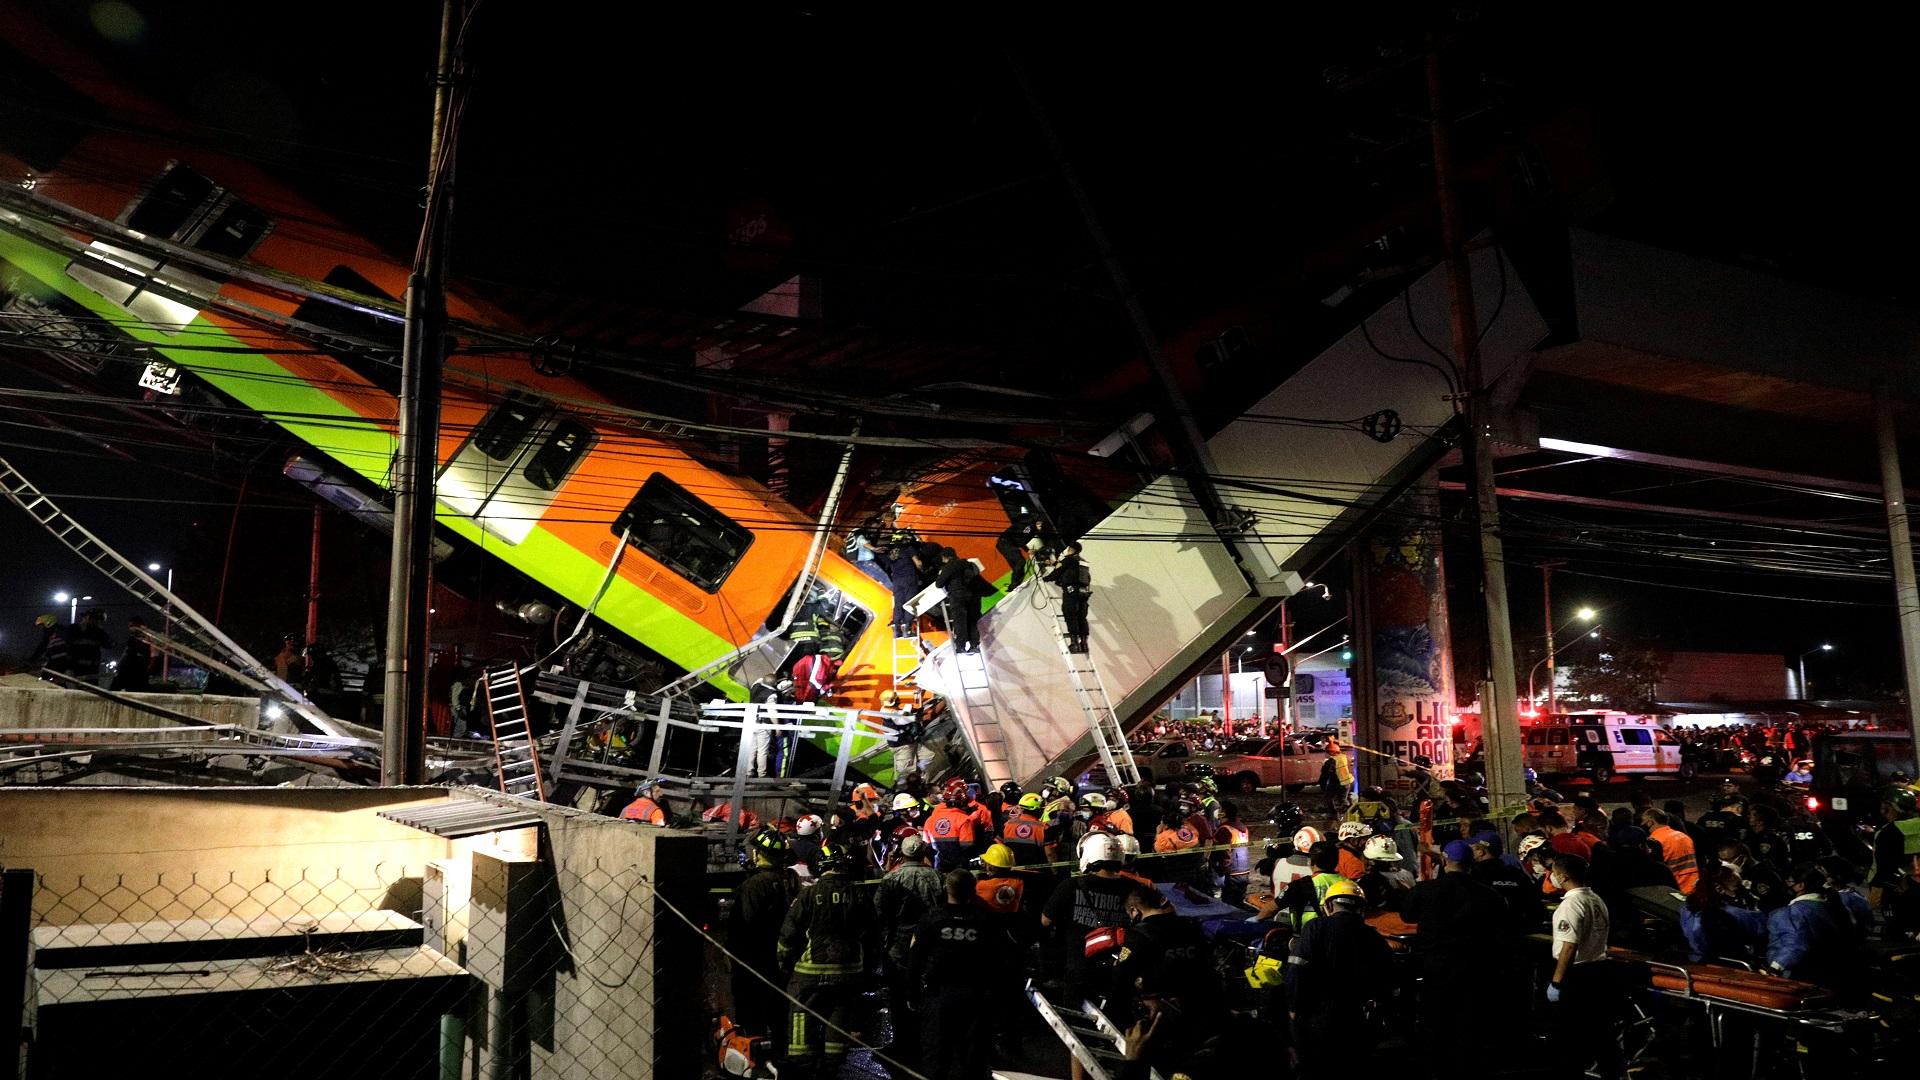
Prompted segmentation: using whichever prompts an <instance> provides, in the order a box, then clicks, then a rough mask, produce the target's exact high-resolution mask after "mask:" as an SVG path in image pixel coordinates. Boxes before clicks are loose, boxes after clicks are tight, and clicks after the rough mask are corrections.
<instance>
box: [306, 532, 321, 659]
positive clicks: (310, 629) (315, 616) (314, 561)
mask: <svg viewBox="0 0 1920 1080" xmlns="http://www.w3.org/2000/svg"><path fill="white" fill-rule="evenodd" d="M319 640H320V508H319V507H318V506H316V507H314V508H313V554H312V556H311V557H310V558H309V559H308V560H307V648H308V650H312V648H313V646H314V645H315V644H316V643H317V642H318V641H319ZM307 662H308V663H312V662H313V658H312V654H311V651H309V654H308V658H307Z"/></svg>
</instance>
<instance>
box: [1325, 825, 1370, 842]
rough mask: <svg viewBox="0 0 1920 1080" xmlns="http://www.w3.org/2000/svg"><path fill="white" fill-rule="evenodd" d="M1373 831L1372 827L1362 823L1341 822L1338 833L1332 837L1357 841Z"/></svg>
mask: <svg viewBox="0 0 1920 1080" xmlns="http://www.w3.org/2000/svg"><path fill="white" fill-rule="evenodd" d="M1372 831H1373V826H1371V825H1369V824H1367V823H1366V822H1364V821H1343V822H1341V823H1340V830H1339V832H1337V833H1335V834H1334V835H1336V836H1338V837H1339V838H1340V839H1342V840H1358V839H1359V838H1361V837H1363V836H1365V835H1367V834H1368V833H1370V832H1372Z"/></svg>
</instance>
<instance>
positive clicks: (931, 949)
mask: <svg viewBox="0 0 1920 1080" xmlns="http://www.w3.org/2000/svg"><path fill="white" fill-rule="evenodd" d="M1407 768H1408V771H1409V772H1410V773H1416V774H1417V773H1420V772H1423V771H1424V770H1421V769H1420V768H1419V766H1418V765H1416V764H1412V763H1409V764H1408V766H1407ZM1459 786H1460V785H1457V784H1451V783H1448V784H1441V783H1439V782H1435V783H1433V784H1432V785H1431V786H1430V787H1423V789H1422V791H1421V794H1422V795H1423V796H1424V800H1423V801H1425V802H1427V803H1428V804H1429V807H1430V809H1432V810H1434V811H1436V812H1435V813H1433V814H1430V815H1428V819H1429V820H1430V821H1431V824H1430V825H1429V826H1427V827H1425V828H1423V827H1422V826H1421V825H1419V824H1417V823H1416V820H1415V819H1416V818H1418V817H1420V816H1421V815H1420V813H1419V811H1418V809H1416V806H1415V804H1414V803H1412V802H1408V801H1406V797H1405V795H1402V796H1401V797H1400V798H1396V797H1395V796H1393V795H1389V794H1388V793H1386V792H1383V791H1380V790H1379V789H1367V790H1365V791H1363V792H1361V793H1360V794H1359V796H1358V797H1357V798H1355V799H1353V800H1351V803H1350V806H1349V807H1348V808H1347V809H1346V810H1345V812H1344V813H1343V814H1342V815H1341V816H1340V817H1339V818H1336V819H1330V818H1327V817H1325V816H1316V817H1314V818H1312V819H1310V818H1309V815H1308V812H1307V811H1306V810H1303V809H1302V808H1300V807H1298V806H1296V805H1293V804H1291V803H1281V804H1279V805H1278V806H1276V807H1275V808H1274V809H1273V811H1272V812H1271V813H1270V814H1269V815H1266V820H1265V821H1264V822H1261V823H1260V831H1261V832H1266V831H1267V830H1268V828H1271V830H1272V831H1273V833H1274V835H1273V837H1272V839H1271V840H1268V841H1265V842H1256V841H1255V840H1254V839H1253V833H1254V829H1255V826H1252V825H1249V824H1248V823H1246V822H1244V821H1242V820H1241V815H1240V811H1239V808H1238V807H1236V806H1235V805H1234V804H1233V803H1231V802H1229V801H1226V800H1223V799H1220V798H1219V797H1218V796H1217V795H1216V794H1215V792H1214V791H1213V790H1212V786H1211V784H1209V783H1208V782H1207V781H1205V780H1204V779H1196V780H1193V781H1190V782H1182V783H1175V784H1168V785H1163V786H1152V785H1138V786H1134V787H1131V788H1112V789H1107V790H1093V791H1086V790H1080V789H1078V788H1076V786H1075V785H1074V784H1073V783H1072V782H1071V781H1069V780H1067V779H1066V778H1064V777H1056V778H1054V779H1052V780H1050V781H1048V782H1047V783H1046V784H1044V785H1041V786H1040V787H1039V789H1038V790H1034V791H1023V790H1021V789H1019V788H1018V787H1016V786H1014V785H1006V786H1004V787H1003V788H1002V789H1001V790H998V791H987V792H980V791H978V790H977V789H976V788H975V787H974V786H973V785H970V784H968V783H967V782H965V781H962V780H951V781H948V782H947V783H946V784H945V785H944V786H943V787H942V788H941V789H940V791H939V797H938V799H937V800H934V801H932V802H929V801H928V800H926V799H923V798H922V797H921V796H920V795H918V794H915V793H912V792H907V791H901V792H897V793H893V794H892V795H890V796H889V795H887V794H885V793H882V792H879V791H877V790H875V789H873V788H871V787H865V786H863V790H859V791H857V792H856V795H855V797H854V798H853V799H852V800H851V801H850V802H849V804H848V805H846V806H843V807H840V808H838V809H837V810H835V811H834V812H833V813H831V814H827V815H808V816H805V817H802V818H799V819H797V820H796V821H793V822H779V823H775V824H772V825H768V826H766V827H763V828H760V829H758V831H756V832H754V833H753V834H752V836H751V838H750V839H749V841H748V842H747V845H746V847H747V851H748V853H749V854H748V861H749V862H750V863H751V867H750V870H749V874H748V877H747V879H746V881H745V882H744V883H743V884H742V885H741V886H740V887H739V888H738V889H736V890H735V891H734V894H733V897H732V901H731V904H730V906H729V909H728V911H727V912H726V915H725V918H724V919H723V924H724V926H725V927H726V944H727V948H728V951H729V953H730V954H731V956H732V961H733V966H732V978H731V983H732V1006H731V1021H732V1022H733V1023H734V1024H736V1025H737V1026H738V1027H739V1028H740V1029H742V1030H745V1031H748V1032H753V1033H756V1034H759V1035H761V1036H764V1037H765V1038H767V1039H768V1040H769V1042H770V1043H771V1044H772V1045H771V1051H772V1053H773V1054H774V1055H775V1056H777V1058H778V1059H779V1062H780V1073H779V1075H780V1076H782V1077H791V1076H796V1075H798V1076H802V1077H805V1076H810V1075H811V1076H819V1077H831V1076H835V1075H837V1074H838V1069H839V1066H840V1064H841V1063H842V1062H843V1061H844V1060H845V1058H846V1056H847V1055H848V1053H849V1052H850V1051H851V1050H852V1049H853V1048H855V1047H857V1046H861V1045H866V1046H878V1047H881V1049H880V1050H879V1051H878V1053H877V1058H878V1060H879V1061H880V1062H881V1064H882V1065H883V1066H885V1067H887V1068H889V1069H890V1070H891V1071H893V1073H894V1074H895V1075H898V1076H907V1075H915V1074H917V1075H920V1076H925V1077H929V1078H942V1077H947V1076H959V1077H965V1078H974V1080H978V1078H984V1077H986V1076H988V1075H989V1071H990V1067H991V1065H992V1064H993V1062H994V1061H995V1060H996V1055H998V1057H999V1060H1001V1061H1002V1062H1004V1063H1007V1064H1014V1063H1017V1062H1020V1061H1022V1060H1031V1058H1032V1053H1033V1047H1034V1044H1027V1043H1025V1042H1024V1040H1027V1039H1030V1038H1041V1039H1044V1038H1045V1037H1046V1035H1045V1032H1044V1030H1043V1029H1036V1028H1035V1027H1034V1025H1033V1023H1032V1021H1031V1018H1032V1017H1033V1015H1034V1011H1033V1009H1032V1008H1031V1007H1030V1006H1028V1005H1027V1004H1026V1003H1025V1002H1024V1001H1023V1000H1022V997H1023V993H1024V991H1025V988H1026V987H1027V986H1028V985H1031V986H1032V987H1034V988H1036V989H1037V990H1038V991H1039V992H1040V993H1041V994H1042V995H1044V996H1045V997H1047V998H1048V1000H1050V1001H1053V1002H1056V1003H1058V1002H1065V1003H1069V1004H1077V1003H1078V1002H1080V1001H1082V1000H1088V1001H1095V1002H1099V1003H1101V1007H1102V1008H1103V1009H1104V1010H1105V1012H1106V1013H1107V1015H1108V1016H1110V1017H1111V1018H1113V1020H1114V1022H1115V1023H1116V1024H1118V1025H1120V1026H1121V1027H1122V1028H1124V1029H1126V1030H1127V1031H1128V1033H1129V1038H1128V1040H1127V1052H1126V1055H1125V1060H1123V1061H1119V1062H1116V1064H1115V1069H1116V1070H1117V1072H1116V1075H1119V1076H1123V1077H1129V1078H1132V1077H1143V1076H1145V1075H1146V1070H1147V1069H1149V1068H1151V1069H1156V1070H1158V1071H1159V1072H1160V1074H1161V1075H1162V1076H1169V1077H1170V1076H1173V1075H1175V1074H1176V1073H1181V1074H1185V1075H1187V1076H1189V1077H1191V1078H1193V1080H1205V1078H1207V1077H1211V1076H1226V1075H1234V1074H1237V1073H1241V1072H1246V1071H1251V1070H1253V1069H1262V1070H1271V1069H1272V1068H1274V1067H1275V1066H1276V1065H1277V1064H1278V1063H1280V1062H1286V1063H1289V1064H1290V1065H1291V1066H1292V1067H1294V1068H1295V1069H1297V1070H1299V1074H1300V1075H1306V1073H1307V1071H1308V1070H1313V1069H1318V1068H1329V1069H1330V1068H1334V1067H1337V1066H1348V1065H1352V1064H1354V1063H1356V1062H1361V1061H1365V1060H1367V1059H1368V1057H1369V1056H1370V1055H1371V1054H1372V1053H1373V1052H1374V1049H1375V1048H1376V1047H1378V1046H1379V1045H1380V1044H1381V1043H1382V1041H1383V1039H1382V1038H1381V1032H1382V1031H1384V1030H1389V1029H1398V1030H1402V1031H1406V1030H1410V1031H1411V1032H1412V1033H1413V1038H1414V1039H1415V1040H1417V1043H1416V1044H1415V1045H1420V1046H1435V1047H1438V1046H1445V1045H1454V1044H1457V1041H1458V1038H1459V1033H1460V1032H1462V1031H1466V1030H1471V1029H1472V1028H1473V1027H1474V1025H1475V1024H1476V1023H1477V1022H1478V1019H1479V1018H1480V1017H1481V1016H1482V1015H1483V1014H1484V1011H1485V1010H1486V1009H1487V1008H1488V1007H1489V1003H1490V1002H1504V1003H1507V1007H1509V1008H1518V1009H1520V1015H1522V1016H1523V1017H1527V1018H1530V1019H1532V1020H1536V1021H1539V1022H1540V1026H1541V1027H1542V1028H1544V1029H1545V1030H1547V1031H1549V1032H1551V1034H1550V1035H1549V1036H1547V1038H1548V1040H1549V1041H1548V1042H1546V1043H1544V1044H1543V1045H1544V1046H1545V1047H1547V1049H1548V1052H1550V1053H1552V1054H1554V1055H1556V1059H1557V1060H1560V1061H1562V1062H1564V1063H1565V1064H1566V1065H1568V1066H1570V1068H1569V1070H1568V1071H1569V1072H1571V1073H1573V1074H1578V1073H1580V1072H1582V1071H1586V1070H1594V1071H1595V1074H1597V1075H1601V1076H1617V1075H1622V1074H1623V1070H1624V1069H1625V1067H1626V1061H1625V1060H1624V1058H1623V1056H1622V1040H1621V1039H1620V1038H1619V1037H1618V1032H1619V1031H1620V1030H1621V1027H1622V1024H1623V1023H1624V1022H1625V1021H1626V1019H1627V1018H1628V1017H1629V1015H1630V1013H1631V1012H1632V1010H1633V1009H1634V1007H1635V1000H1636V997H1635V995H1636V993H1637V991H1636V990H1635V989H1634V988H1633V984H1632V981H1631V980H1630V979H1629V977H1628V976H1627V974H1626V971H1627V968H1626V966H1625V965H1623V964H1621V963H1620V962H1618V961H1616V960H1614V959H1612V957H1613V956H1614V955H1615V954H1614V953H1610V952H1609V949H1610V948H1611V947H1622V948H1629V949H1634V950H1640V951H1643V952H1648V953H1653V954H1655V955H1662V956H1666V957H1669V958H1672V959H1674V960H1682V959H1684V960H1688V961H1695V962H1738V963H1741V964H1744V965H1746V966H1748V967H1750V968H1752V969H1754V970H1758V971H1765V972H1769V973H1771V974H1772V975H1774V976H1777V977H1779V978H1781V979H1786V980H1794V981H1796V982H1797V983H1810V984H1816V985H1819V986H1824V987H1828V988H1830V989H1832V990H1835V991H1836V992H1839V993H1841V994H1842V995H1844V996H1846V997H1858V996H1859V995H1860V986H1861V983H1860V980H1859V978H1858V971H1859V969H1860V966H1861V964H1862V963H1863V962H1864V961H1865V960H1866V959H1867V957H1868V954H1869V951H1870V948H1871V943H1872V942H1873V941H1875V940H1877V939H1880V940H1885V939H1891V940H1898V941H1908V940H1920V807H1916V803H1915V794H1914V792H1913V791H1912V790H1910V789H1907V788H1894V789H1889V790H1888V791H1887V792H1886V802H1885V804H1884V805H1883V807H1882V808H1881V809H1882V811H1883V814H1884V816H1885V823H1884V824H1883V826H1882V827H1881V828H1879V829H1878V831H1877V832H1876V833H1874V834H1873V835H1872V836H1871V837H1870V838H1865V839H1863V838H1861V837H1860V836H1858V835H1856V834H1855V833H1854V832H1852V831H1841V832H1839V833H1838V834H1836V832H1835V830H1830V829H1828V828H1824V827H1822V825H1821V824H1820V823H1819V822H1817V821H1815V820H1814V819H1813V818H1812V817H1811V816H1809V815H1808V813H1807V812H1806V808H1805V806H1804V803H1802V802H1799V801H1797V800H1790V799H1788V798H1785V797H1784V796H1783V795H1781V794H1779V793H1773V792H1762V793H1760V794H1757V795H1752V796H1749V795H1745V794H1742V793H1740V792H1739V791H1738V790H1736V789H1734V787H1733V786H1732V785H1731V784H1729V785H1727V786H1726V787H1725V788H1724V789H1723V790H1722V792H1721V793H1720V794H1719V795H1718V796H1716V797H1715V799H1714V801H1713V809H1712V810H1711V812H1709V813H1706V814H1704V815H1702V816H1700V817H1699V819H1698V820H1692V819H1690V818H1689V816H1688V814H1687V813H1686V810H1685V807H1684V805H1683V804H1681V803H1680V802H1678V801H1669V802H1666V803H1665V804H1664V805H1655V803H1654V802H1653V800H1652V799H1651V798H1649V797H1647V796H1646V795H1645V794H1644V793H1642V792H1638V791H1635V792H1634V793H1632V797H1631V799H1630V801H1629V802H1628V804H1626V805H1622V806H1616V807H1612V808H1611V809H1609V808H1608V807H1605V806H1603V805H1602V804H1601V803H1600V802H1599V800H1598V799H1597V798H1596V797H1595V796H1594V795H1593V794H1591V793H1587V792H1581V793H1579V794H1575V795H1573V796H1572V797H1570V798H1565V799H1562V798H1561V797H1560V796H1558V795H1557V794H1556V793H1553V792H1551V791H1548V790H1547V789H1544V788H1538V787H1536V788H1535V795H1534V798H1533V801H1532V802H1531V804H1530V806H1529V808H1528V809H1527V810H1526V811H1525V812H1522V813H1519V814H1517V815H1514V816H1507V817H1505V818H1504V820H1501V821H1496V820H1495V819H1494V818H1493V817H1491V816H1489V815H1487V814H1486V812H1485V809H1484V806H1476V805H1475V802H1474V800H1473V798H1472V797H1471V796H1470V795H1469V796H1467V797H1461V796H1460V794H1459V792H1458V791H1457V789H1458V788H1459ZM1448 788H1454V789H1456V790H1454V791H1448V790H1447V789H1448ZM1436 794H1447V795H1452V796H1453V797H1452V798H1449V799H1447V800H1446V801H1445V803H1444V804H1443V805H1444V806H1450V807H1452V808H1453V810H1452V811H1451V812H1449V811H1447V810H1444V809H1442V808H1441V807H1439V806H1433V805H1432V804H1433V803H1434V802H1435V799H1434V798H1433V796H1434V795H1436ZM1403 802H1404V805H1403ZM1642 983H1644V980H1642ZM1783 985H1787V984H1783ZM876 1001H877V1002H883V1003H884V1006H885V1015H886V1021H887V1022H886V1025H885V1028H886V1029H890V1037H888V1038H884V1040H883V1025H881V1024H880V1023H878V1022H877V1016H876V1014H875V1013H874V1011H873V1009H872V1008H871V1003H872V1002H876ZM1413 1064H1414V1066H1415V1068H1416V1071H1419V1070H1427V1071H1429V1072H1431V1073H1432V1074H1434V1075H1456V1074H1458V1075H1464V1074H1465V1073H1468V1072H1472V1071H1475V1069H1477V1065H1476V1064H1475V1062H1474V1059H1473V1056H1472V1055H1470V1054H1468V1055H1460V1054H1439V1055H1432V1056H1427V1055H1419V1054H1416V1055H1414V1062H1413Z"/></svg>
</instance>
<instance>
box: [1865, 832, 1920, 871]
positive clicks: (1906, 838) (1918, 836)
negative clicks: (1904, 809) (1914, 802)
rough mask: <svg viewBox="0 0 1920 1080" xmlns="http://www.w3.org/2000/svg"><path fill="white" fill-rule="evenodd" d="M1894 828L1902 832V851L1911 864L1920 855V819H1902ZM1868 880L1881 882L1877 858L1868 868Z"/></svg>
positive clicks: (1877, 845)
mask: <svg viewBox="0 0 1920 1080" xmlns="http://www.w3.org/2000/svg"><path fill="white" fill-rule="evenodd" d="M1893 827H1894V828H1895V829H1898V830H1900V841H1901V844H1902V845H1903V846H1902V848H1901V850H1902V852H1904V853H1905V855H1906V856H1907V860H1908V861H1909V862H1911V861H1912V860H1913V857H1914V856H1915V855H1920V818H1901V819H1900V820H1898V821H1896V822H1893ZM1879 846H1880V845H1879V844H1875V845H1874V847H1875V848H1878V847H1879ZM1867 880H1868V881H1879V880H1880V866H1879V860H1878V859H1877V858H1876V859H1875V861H1874V864H1873V865H1872V866H1869V867H1868V868H1867Z"/></svg>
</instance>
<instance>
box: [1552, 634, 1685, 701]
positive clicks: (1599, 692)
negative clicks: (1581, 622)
mask: <svg viewBox="0 0 1920 1080" xmlns="http://www.w3.org/2000/svg"><path fill="white" fill-rule="evenodd" d="M1562 666H1563V667H1565V668H1566V669H1567V676H1566V683H1567V688H1566V690H1565V691H1564V692H1563V693H1562V694H1561V707H1562V708H1565V707H1567V706H1568V705H1569V704H1571V703H1574V702H1582V703H1585V704H1587V705H1604V706H1606V707H1607V708H1610V709H1625V710H1629V711H1631V710H1636V709H1642V708H1645V707H1646V706H1648V705H1650V704H1652V703H1653V688H1654V686H1655V685H1656V684H1657V683H1659V682H1660V680H1661V679H1662V678H1664V677H1665V676H1666V673H1667V663H1666V660H1665V659H1664V658H1663V657H1662V656H1661V653H1660V651H1659V650H1658V649H1656V648H1655V647H1654V646H1653V644H1652V643H1650V642H1646V641H1635V640H1623V639H1616V638H1612V637H1607V638H1604V639H1602V641H1601V643H1600V646H1599V648H1598V650H1597V651H1595V652H1594V653H1592V654H1590V655H1588V656H1585V657H1582V658H1581V659H1580V660H1579V661H1578V662H1574V663H1565V664H1563V665H1562Z"/></svg>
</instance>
